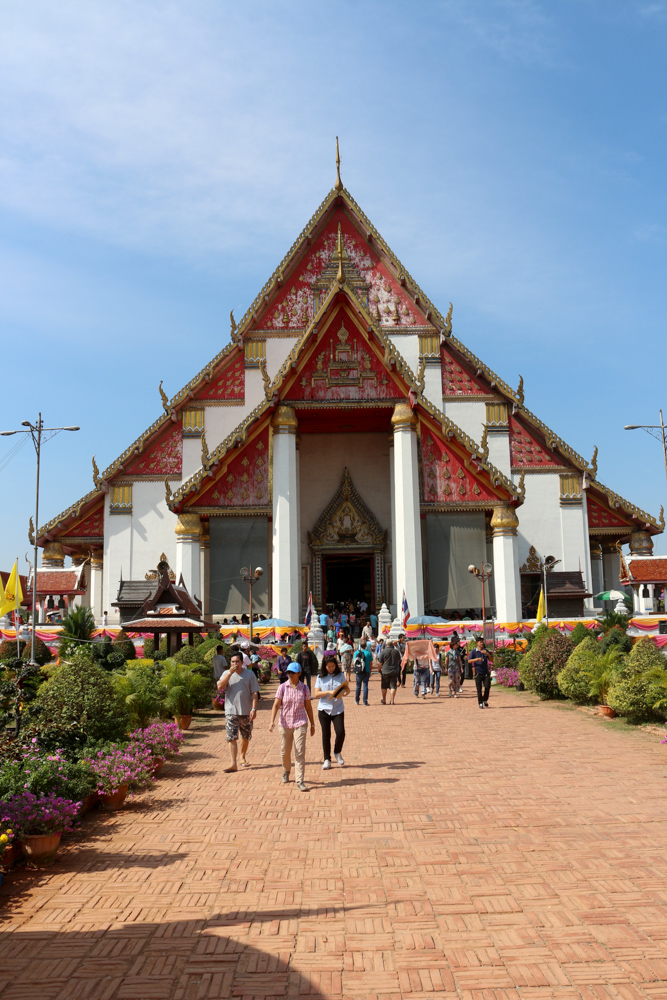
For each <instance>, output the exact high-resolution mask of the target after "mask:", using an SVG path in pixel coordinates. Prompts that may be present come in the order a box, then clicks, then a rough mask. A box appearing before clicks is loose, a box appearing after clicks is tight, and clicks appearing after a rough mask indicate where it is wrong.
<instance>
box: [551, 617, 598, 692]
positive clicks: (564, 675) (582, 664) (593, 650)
mask: <svg viewBox="0 0 667 1000" xmlns="http://www.w3.org/2000/svg"><path fill="white" fill-rule="evenodd" d="M575 631H576V630H575ZM599 655H600V650H599V644H598V642H597V639H595V638H594V637H593V636H592V635H590V634H589V635H587V636H586V637H585V638H584V639H582V641H581V642H580V643H579V644H578V645H577V646H576V647H575V649H574V650H573V651H572V652H571V653H570V655H569V657H568V660H567V663H566V664H565V666H564V667H563V669H562V670H561V672H560V673H559V674H558V677H557V679H556V680H557V684H558V688H559V690H560V692H561V694H563V695H565V697H566V698H569V699H570V700H571V701H574V702H576V704H577V705H585V704H586V703H587V702H590V701H591V700H592V698H591V694H590V686H591V682H590V680H589V678H588V675H587V673H586V667H587V665H588V663H589V662H590V659H591V657H592V656H599Z"/></svg>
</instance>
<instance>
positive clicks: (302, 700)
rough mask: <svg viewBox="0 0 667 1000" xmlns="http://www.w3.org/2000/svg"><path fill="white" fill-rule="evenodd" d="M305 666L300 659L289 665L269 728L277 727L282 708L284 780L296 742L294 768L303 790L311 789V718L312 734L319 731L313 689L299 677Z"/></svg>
mask: <svg viewBox="0 0 667 1000" xmlns="http://www.w3.org/2000/svg"><path fill="white" fill-rule="evenodd" d="M300 673H301V667H300V666H299V664H298V663H290V665H289V666H288V668H287V680H286V681H285V683H284V684H281V685H280V686H279V687H278V690H277V691H276V700H275V701H274V703H273V708H272V710H271V725H270V726H269V732H270V733H272V732H273V730H274V729H275V728H276V717H277V715H278V712H280V749H281V753H282V758H283V781H284V782H285V783H287V782H288V781H289V773H290V767H291V764H292V746H294V769H295V771H296V787H297V788H298V789H299V791H300V792H307V791H308V789H307V788H306V784H305V781H304V779H305V776H306V729H307V727H308V722H309V721H310V735H311V736H314V735H315V719H314V718H313V706H312V705H311V703H310V691H309V690H308V688H307V686H306V685H305V684H304V683H303V682H302V681H300V680H299V674H300Z"/></svg>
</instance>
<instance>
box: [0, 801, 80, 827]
mask: <svg viewBox="0 0 667 1000" xmlns="http://www.w3.org/2000/svg"><path fill="white" fill-rule="evenodd" d="M80 806H81V803H80V802H72V801H71V799H63V798H62V797H61V796H60V795H55V794H54V793H53V792H50V793H49V794H48V795H33V793H32V792H28V791H23V792H20V793H19V794H18V795H12V796H11V798H9V799H8V800H7V801H6V802H2V803H0V824H2V825H3V826H4V825H5V824H6V825H7V826H9V828H10V829H11V830H12V831H13V832H14V834H15V835H16V836H18V837H19V838H20V837H26V836H32V835H35V834H40V833H66V832H67V831H68V830H71V829H72V827H73V825H74V821H75V820H76V818H77V816H78V813H79V808H80Z"/></svg>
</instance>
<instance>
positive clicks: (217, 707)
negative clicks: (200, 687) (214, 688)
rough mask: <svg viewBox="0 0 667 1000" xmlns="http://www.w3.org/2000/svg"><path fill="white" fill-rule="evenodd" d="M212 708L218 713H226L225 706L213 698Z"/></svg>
mask: <svg viewBox="0 0 667 1000" xmlns="http://www.w3.org/2000/svg"><path fill="white" fill-rule="evenodd" d="M211 707H212V708H214V709H215V710H216V712H224V710H225V706H224V704H222V705H219V704H218V702H217V701H216V700H215V698H211Z"/></svg>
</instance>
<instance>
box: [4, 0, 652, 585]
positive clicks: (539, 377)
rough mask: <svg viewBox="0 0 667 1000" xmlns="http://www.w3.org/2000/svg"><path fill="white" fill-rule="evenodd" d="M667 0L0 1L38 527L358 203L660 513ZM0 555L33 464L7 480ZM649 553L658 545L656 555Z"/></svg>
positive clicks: (17, 314) (27, 490) (15, 340)
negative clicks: (324, 224) (332, 222)
mask: <svg viewBox="0 0 667 1000" xmlns="http://www.w3.org/2000/svg"><path fill="white" fill-rule="evenodd" d="M666 41H667V2H651V0H549V2H548V3H547V2H543V3H540V2H537V0H440V2H430V0H424V2H417V3H412V4H407V3H395V2H392V0H382V2H375V0H370V2H363V0H358V2H352V0H338V2H337V3H336V4H335V5H334V6H333V7H332V6H331V5H330V4H323V3H317V2H312V0H311V2H310V3H305V2H283V3H280V2H275V0H274V2H254V0H245V2H244V3H243V4H239V3H228V2H226V0H217V2H205V0H189V2H187V3H185V2H184V0H181V2H172V3H168V2H160V3H157V2H142V0H132V2H123V0H106V2H100V0H98V2H91V3H84V2H78V3H72V2H68V0H59V2H58V4H53V3H51V2H42V0H31V2H30V3H29V4H26V3H23V2H20V0H5V2H4V3H3V5H2V10H1V11H0V330H1V332H2V334H1V335H2V363H3V371H4V376H5V377H4V379H3V393H2V403H3V417H2V423H3V424H4V426H3V427H2V428H0V429H2V430H4V429H8V428H11V427H13V426H18V425H19V424H20V421H21V420H23V419H26V418H34V417H36V415H37V412H38V411H39V410H40V409H41V410H42V412H43V413H44V416H45V418H46V420H47V422H48V423H50V424H61V423H64V424H70V423H74V424H80V425H81V431H80V432H79V433H78V434H70V435H65V434H61V435H59V436H58V437H57V438H55V439H54V440H53V441H51V442H50V443H49V444H48V445H47V446H46V448H45V452H44V462H43V476H42V499H41V516H40V521H42V523H43V522H44V521H45V520H47V519H48V518H50V517H52V516H54V515H55V514H57V513H59V512H60V511H61V510H62V509H64V508H65V507H67V506H68V505H69V504H70V503H71V502H73V501H74V500H76V499H78V497H80V496H82V495H83V494H84V493H86V492H87V491H88V490H89V489H90V488H91V486H92V480H91V456H92V455H93V454H95V455H96V456H97V462H98V464H99V466H100V468H104V467H105V466H106V465H107V464H108V463H109V462H111V461H112V460H113V459H114V458H115V457H116V456H117V455H118V454H119V453H120V452H121V451H122V450H123V449H124V448H125V447H126V446H127V445H128V444H129V443H131V441H133V440H134V439H135V438H136V437H137V436H138V435H139V434H140V433H141V432H142V431H143V430H144V429H145V428H146V427H147V426H148V425H149V424H150V423H151V422H152V421H153V420H154V419H155V418H156V417H157V416H158V415H159V413H160V401H159V396H158V391H157V385H158V382H159V381H160V379H164V383H165V389H166V391H167V393H168V394H169V395H172V394H173V393H175V392H176V391H177V390H178V389H179V388H180V387H181V386H182V385H183V384H184V382H185V381H187V380H188V379H189V378H190V377H191V376H192V375H193V374H194V373H195V372H196V371H198V370H199V369H200V368H202V367H203V366H204V365H205V364H206V363H207V362H208V360H209V359H210V358H211V357H212V356H213V355H215V354H216V353H217V352H218V351H219V350H220V348H221V347H222V346H223V344H224V343H225V342H226V341H227V339H228V331H229V321H228V317H229V311H230V309H232V308H234V310H235V312H236V316H237V318H238V317H240V316H241V315H242V314H243V312H244V311H245V309H246V307H247V306H248V305H249V303H250V302H251V301H252V299H253V298H254V296H255V294H256V293H257V291H258V290H259V288H260V287H261V286H262V285H263V283H264V281H265V280H266V278H267V277H268V276H269V274H270V273H271V271H272V270H273V268H274V267H275V265H276V264H277V263H278V261H279V260H280V259H281V257H282V256H283V254H284V253H285V251H286V250H287V249H288V247H289V246H290V245H291V243H292V241H293V240H294V238H295V237H296V236H297V234H298V233H299V232H300V230H301V228H302V227H303V225H304V224H305V223H306V221H307V220H308V218H309V217H310V215H311V214H312V212H313V211H314V210H315V208H316V207H317V206H318V205H319V203H320V201H321V200H322V198H323V197H324V196H325V195H326V193H327V192H328V190H329V189H330V188H331V186H332V183H333V180H334V177H335V173H334V137H335V136H336V135H339V136H340V141H341V154H342V159H343V164H342V174H343V180H344V183H345V185H346V187H347V188H348V189H349V190H350V192H351V193H352V195H353V196H354V197H355V199H356V200H357V201H358V203H359V204H360V205H361V207H362V208H363V209H364V211H365V212H366V214H367V215H369V216H370V218H371V219H372V220H373V222H374V223H375V225H376V226H377V227H378V229H379V230H380V232H381V233H382V235H383V236H384V237H385V239H386V240H387V241H388V243H389V244H390V245H391V246H392V248H393V249H394V251H395V252H396V253H397V254H398V256H399V257H400V258H401V260H402V261H403V263H404V264H405V265H406V267H408V269H409V270H410V271H411V273H412V274H413V276H414V277H415V278H416V279H417V281H418V282H419V283H420V284H421V285H422V287H423V288H424V289H425V291H426V292H427V293H428V294H429V296H430V297H431V298H432V299H433V300H434V301H435V302H436V303H437V304H438V305H439V306H440V308H441V309H446V308H447V305H448V303H449V301H450V300H451V301H453V303H454V331H455V333H456V335H457V336H458V337H459V338H460V339H462V340H463V341H464V342H465V343H466V344H467V345H468V347H469V348H470V349H471V350H472V351H474V353H475V354H477V355H479V356H481V357H483V358H484V360H485V361H486V362H487V363H488V364H489V365H490V366H491V367H492V368H494V369H495V370H496V371H497V372H498V373H499V374H500V375H501V376H502V377H503V378H504V379H505V380H506V381H508V382H510V383H511V384H516V382H517V381H518V378H519V374H522V375H523V376H524V379H525V387H526V405H527V406H528V407H529V408H530V409H531V410H533V411H534V412H535V413H537V414H538V416H540V417H541V419H543V420H544V421H545V422H546V423H547V424H549V425H550V426H552V427H553V429H554V430H555V431H557V433H559V434H560V435H561V436H562V437H563V438H565V440H567V441H568V443H569V444H570V445H571V446H572V447H574V448H575V449H576V450H577V451H579V452H580V453H581V454H583V455H584V456H586V457H588V456H590V455H591V454H592V452H593V448H594V446H595V445H596V444H597V445H598V446H599V449H600V454H599V477H600V479H601V480H602V481H603V482H605V483H606V484H607V485H609V486H611V487H612V488H613V489H615V490H616V491H618V492H619V493H621V494H622V495H624V496H626V497H627V498H628V499H630V500H632V501H633V502H634V503H636V504H638V505H639V506H640V507H643V508H644V509H646V510H649V511H650V512H652V513H653V514H655V515H657V514H658V511H659V508H660V505H661V503H665V505H666V506H667V499H666V493H667V490H666V485H665V475H664V470H663V466H662V456H661V449H660V445H659V444H658V442H657V441H654V440H652V439H651V438H650V437H648V435H646V434H644V433H643V432H632V433H631V432H624V431H623V429H622V428H623V425H624V424H625V423H654V422H656V421H657V417H658V409H659V407H660V406H665V408H666V409H667V396H665V395H664V394H662V395H661V391H660V390H661V386H662V384H664V372H663V368H664V360H665V349H664V343H665V315H666V313H667V301H666V299H667V294H666V288H667V283H666V281H665V264H666V258H667V208H666V201H667V196H666V193H665V176H666V162H665V161H666V152H667V142H666V134H667V99H666V95H667V86H666V84H667V69H666V67H667V46H666ZM14 442H16V438H8V439H6V438H2V439H0V469H1V470H2V471H0V483H1V484H2V496H3V499H4V512H3V515H4V516H3V528H2V534H1V536H0V566H2V568H5V567H8V566H9V565H10V563H11V562H12V561H13V559H14V558H15V556H16V555H19V556H20V557H21V561H22V564H23V567H25V563H24V562H23V553H24V552H25V551H26V548H27V533H26V530H27V522H28V517H29V515H30V513H31V511H32V509H33V502H34V498H33V493H34V454H33V453H32V452H31V446H30V445H29V444H28V445H26V447H24V448H23V449H22V450H21V451H20V452H19V454H18V455H17V456H16V457H15V458H13V460H12V461H11V462H9V464H7V465H6V466H5V467H4V468H2V467H3V464H4V459H6V458H7V457H8V454H9V450H10V448H11V447H12V445H13V443H14ZM657 549H658V550H660V551H663V552H665V551H667V545H666V544H665V543H664V542H663V540H662V539H660V540H659V542H658V545H657Z"/></svg>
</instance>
